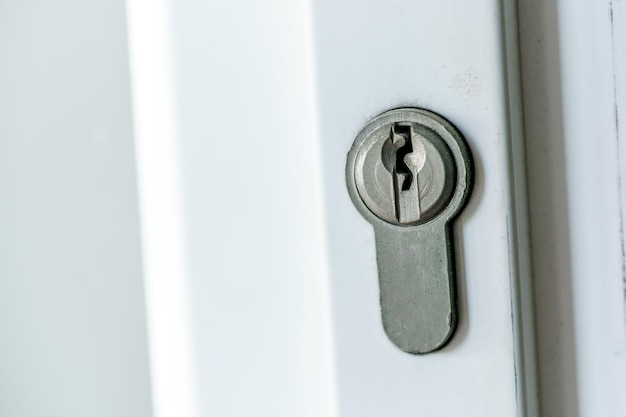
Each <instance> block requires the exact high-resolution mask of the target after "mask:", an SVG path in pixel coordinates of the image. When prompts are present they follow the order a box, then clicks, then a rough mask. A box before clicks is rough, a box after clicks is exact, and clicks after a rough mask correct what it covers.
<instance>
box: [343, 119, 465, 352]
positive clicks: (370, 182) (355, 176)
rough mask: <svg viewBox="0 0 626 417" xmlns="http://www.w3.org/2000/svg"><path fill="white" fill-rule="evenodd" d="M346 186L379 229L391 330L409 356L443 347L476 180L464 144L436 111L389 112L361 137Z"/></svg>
mask: <svg viewBox="0 0 626 417" xmlns="http://www.w3.org/2000/svg"><path fill="white" fill-rule="evenodd" d="M346 180H347V184H348V191H349V193H350V196H351V198H352V201H353V202H354V204H355V206H356V207H357V209H358V210H359V212H360V213H361V214H362V215H363V216H364V217H365V218H366V219H367V220H368V221H369V222H370V223H371V224H372V226H373V227H374V231H375V235H376V251H377V263H378V275H379V285H380V303H381V314H382V321H383V326H384V329H385V332H386V333H387V335H388V337H389V338H390V339H391V341H392V342H393V343H394V344H395V345H397V346H398V347H399V348H400V349H402V350H404V351H405V352H409V353H428V352H431V351H434V350H436V349H439V348H440V347H442V346H443V345H445V343H446V342H447V341H448V340H449V339H450V337H451V336H452V335H453V333H454V330H455V328H456V321H457V312H456V302H455V263H454V242H453V236H452V230H451V226H452V222H453V220H454V218H455V217H456V216H457V215H458V213H459V212H460V210H461V209H462V208H463V207H464V205H465V203H466V201H467V198H468V196H469V193H470V191H471V186H472V180H473V170H472V160H471V156H470V153H469V150H468V147H467V145H466V143H465V140H464V139H463V137H462V136H461V134H460V133H459V131H458V130H457V129H456V128H455V127H454V126H452V124H451V123H449V122H448V121H447V120H445V119H444V118H442V117H441V116H439V115H437V114H435V113H432V112H430V111H427V110H423V109H413V108H403V109H396V110H391V111H388V112H386V113H383V114H381V115H380V116H378V117H375V118H374V119H373V120H371V121H370V122H369V123H368V124H367V125H366V126H365V128H364V129H363V130H362V131H361V133H359V135H358V136H357V138H356V139H355V141H354V144H353V146H352V148H351V149H350V152H349V154H348V161H347V167H346Z"/></svg>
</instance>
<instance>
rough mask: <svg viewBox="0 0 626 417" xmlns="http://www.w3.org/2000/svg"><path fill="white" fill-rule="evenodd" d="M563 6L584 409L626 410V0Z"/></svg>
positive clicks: (592, 412)
mask: <svg viewBox="0 0 626 417" xmlns="http://www.w3.org/2000/svg"><path fill="white" fill-rule="evenodd" d="M559 5H560V7H559V23H560V32H559V34H560V38H561V39H563V41H562V43H561V61H562V63H564V64H565V66H564V68H566V69H565V70H564V71H563V72H562V78H561V82H562V92H563V120H564V123H563V127H564V136H565V155H566V159H565V161H566V164H565V166H566V172H567V179H568V181H567V203H568V209H569V210H568V212H567V213H564V215H566V216H567V218H568V222H569V227H570V250H571V271H572V283H573V296H574V324H575V342H576V366H577V384H578V411H579V415H580V416H581V417H591V416H600V415H601V416H610V417H613V416H616V417H617V416H624V415H626V396H625V395H624V392H626V379H625V378H624V375H626V335H625V333H624V332H625V330H626V321H625V318H626V316H625V311H624V294H625V293H624V290H625V287H624V284H625V282H624V278H625V277H626V275H625V269H624V268H625V264H624V262H626V259H625V254H624V224H623V223H624V212H623V207H624V202H625V201H626V200H624V191H625V190H626V188H625V186H626V184H624V182H623V178H625V177H624V173H625V172H626V171H625V168H624V164H625V163H626V159H624V155H625V154H624V152H625V150H624V149H623V148H624V147H625V146H626V144H624V143H623V129H624V127H625V125H624V110H623V106H624V104H625V102H624V99H625V98H626V90H624V84H623V83H624V72H623V68H624V67H623V65H624V50H623V49H624V48H625V47H626V42H625V41H626V39H625V38H624V34H623V32H622V31H623V27H624V21H625V20H624V19H626V14H625V12H624V7H623V5H622V3H621V2H603V3H602V5H601V6H599V7H597V6H592V5H591V4H590V3H586V2H573V3H569V2H568V4H567V5H565V4H564V2H561V3H560V4H559ZM611 13H613V16H612V17H611ZM611 20H612V21H611ZM583 22H584V23H585V24H587V25H589V26H590V27H592V28H593V29H594V30H593V32H592V33H593V36H590V35H589V33H587V34H584V33H581V31H580V30H579V29H580V26H581V24H583ZM620 68H621V71H619V69H620ZM616 89H617V90H616ZM616 101H617V102H616ZM619 128H622V131H619Z"/></svg>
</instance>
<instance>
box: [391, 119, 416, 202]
mask: <svg viewBox="0 0 626 417" xmlns="http://www.w3.org/2000/svg"><path fill="white" fill-rule="evenodd" d="M395 133H396V134H399V135H402V136H403V137H404V145H402V146H401V147H400V148H398V150H397V151H396V173H398V174H402V175H404V181H402V190H403V191H406V190H408V189H409V188H411V183H412V182H413V173H412V172H411V170H410V169H409V167H408V166H407V165H406V162H404V157H405V156H407V155H408V154H410V153H413V144H412V142H411V126H406V125H401V124H397V125H395Z"/></svg>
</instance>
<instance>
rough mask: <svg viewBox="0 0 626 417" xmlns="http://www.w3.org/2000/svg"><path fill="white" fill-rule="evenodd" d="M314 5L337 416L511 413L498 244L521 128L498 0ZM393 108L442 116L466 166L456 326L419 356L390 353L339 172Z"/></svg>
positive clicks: (511, 376) (359, 230) (510, 272)
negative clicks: (436, 347)
mask: <svg viewBox="0 0 626 417" xmlns="http://www.w3.org/2000/svg"><path fill="white" fill-rule="evenodd" d="M315 11H316V25H315V31H314V33H315V39H316V43H315V45H316V51H315V52H316V56H317V68H318V90H317V91H318V94H319V97H320V99H319V115H320V116H319V123H320V140H321V141H322V143H323V161H324V167H325V169H324V177H325V180H326V181H325V185H326V196H327V198H326V210H327V216H328V222H329V239H328V245H329V251H330V261H331V263H330V271H331V282H332V290H333V301H334V304H333V306H334V312H333V313H334V315H333V319H334V324H335V337H336V343H335V346H336V364H337V365H336V366H337V374H338V380H337V386H338V398H339V404H340V411H341V412H340V415H341V416H345V417H356V416H381V415H393V416H400V417H402V416H415V415H438V416H458V415H468V416H478V415H480V416H515V415H517V414H518V412H519V413H521V412H523V411H522V410H523V408H524V407H525V400H526V399H525V398H522V397H519V398H518V397H517V394H518V391H517V387H516V383H519V385H522V384H523V382H522V379H521V378H522V376H523V375H522V374H523V370H522V369H521V368H518V370H517V377H518V378H520V379H519V380H518V381H516V370H515V367H516V358H515V343H516V342H518V341H519V340H516V339H515V336H518V337H519V334H517V335H516V332H517V331H518V330H519V328H518V327H516V326H518V325H519V322H518V321H517V320H518V319H519V317H518V316H517V313H516V312H513V311H512V309H511V307H512V305H514V304H515V301H514V300H516V297H517V295H515V294H516V292H515V290H514V289H513V288H512V286H511V284H512V283H515V280H516V279H517V278H518V276H517V273H516V271H515V266H514V265H515V260H514V259H512V258H511V257H510V252H509V251H510V250H512V249H511V246H512V245H515V243H514V240H513V237H512V236H510V235H509V234H510V233H513V231H514V228H513V226H512V224H513V206H511V198H512V196H511V194H512V189H511V185H510V184H511V182H510V181H511V179H510V172H511V168H512V167H511V165H510V159H509V153H508V152H509V151H510V149H511V147H512V144H511V141H512V140H515V139H517V140H519V139H520V138H519V137H512V127H511V126H512V124H513V121H514V119H515V118H516V117H517V116H518V114H514V113H509V108H510V105H511V103H510V102H509V101H508V97H507V94H508V91H507V90H508V87H509V86H508V84H507V82H508V80H507V78H506V75H507V73H506V67H505V62H506V60H507V57H506V56H505V55H504V50H503V46H504V33H503V23H502V18H503V15H501V14H500V13H501V11H500V3H499V2H496V1H478V2H477V1H474V2H456V1H438V2H432V1H402V0H396V1H391V2H389V1H388V2H385V3H384V4H383V3H382V2H379V1H374V0H372V1H359V2H358V4H357V2H332V1H319V2H315ZM509 23H510V21H509ZM512 32H513V33H515V31H514V30H513V31H512ZM512 55H515V53H513V54H512ZM399 106H417V107H424V108H427V109H430V110H434V111H437V112H440V113H441V114H442V115H444V116H445V117H447V118H448V119H449V120H450V121H451V122H452V123H454V124H455V125H456V126H457V127H458V128H459V129H460V131H461V132H463V134H464V135H465V136H466V138H467V140H468V142H469V145H470V148H471V150H472V152H473V154H474V158H475V163H476V172H477V175H476V185H475V190H474V194H473V196H472V198H471V200H470V203H469V206H468V207H467V208H466V210H465V211H464V212H463V214H462V215H461V217H460V220H459V224H458V227H457V232H458V233H457V239H458V247H457V253H458V255H459V256H458V262H459V265H460V267H461V268H460V269H461V273H460V276H459V287H460V291H459V292H460V295H459V303H460V308H461V310H460V317H461V319H460V328H459V330H458V334H457V335H456V337H455V338H454V339H453V340H452V342H451V344H450V345H449V346H448V347H446V348H444V349H443V350H442V351H440V352H437V353H434V354H431V355H427V356H423V357H415V356H410V355H407V354H404V353H402V352H401V351H399V350H397V349H396V348H394V347H393V346H392V345H391V343H390V342H389V341H388V340H387V338H386V337H385V335H384V332H383V330H382V326H381V324H380V317H379V306H378V283H377V272H376V262H375V248H374V233H373V230H372V228H371V227H370V225H369V224H368V223H367V222H366V221H365V220H364V219H363V218H361V216H360V215H359V214H358V213H357V212H356V210H355V208H354V207H353V206H352V203H351V202H350V199H349V197H348V195H347V192H346V187H345V184H344V180H343V177H344V164H345V154H346V152H347V151H348V149H349V147H350V145H351V143H352V140H353V138H354V137H355V136H356V135H357V133H358V132H359V130H360V129H361V128H362V127H363V126H364V125H365V123H366V122H367V121H368V120H369V119H370V118H371V117H373V116H375V115H377V114H379V113H381V112H383V111H385V110H387V109H390V108H394V107H399ZM517 110H518V109H517ZM512 111H515V109H513V110H512ZM519 156H520V155H515V157H519ZM512 294H513V295H512ZM512 297H513V298H512ZM512 317H513V318H514V321H515V325H514V324H513V323H512V321H511V318H512ZM518 359H519V358H518ZM532 408H533V406H532V404H529V410H528V412H529V413H530V415H532V413H533V410H532Z"/></svg>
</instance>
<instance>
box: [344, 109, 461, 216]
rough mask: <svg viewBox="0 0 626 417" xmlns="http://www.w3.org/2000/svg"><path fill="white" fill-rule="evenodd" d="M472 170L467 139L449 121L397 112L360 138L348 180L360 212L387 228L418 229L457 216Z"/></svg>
mask: <svg viewBox="0 0 626 417" xmlns="http://www.w3.org/2000/svg"><path fill="white" fill-rule="evenodd" d="M469 166H470V159H469V153H468V152H467V148H466V147H465V143H464V141H463V138H462V137H461V135H460V133H459V132H458V131H457V130H456V129H455V128H454V127H453V126H452V125H451V124H450V123H448V122H447V121H446V120H445V119H443V118H441V117H440V116H437V115H436V114H434V113H431V112H429V111H426V110H421V109H397V110H391V111H389V112H386V113H383V114H382V115H380V116H378V117H376V118H374V119H373V120H372V121H371V122H370V123H368V124H367V126H366V127H365V128H364V129H363V130H362V131H361V133H360V134H359V135H358V136H357V138H356V140H355V142H354V145H353V147H352V150H351V151H350V154H349V158H348V172H347V176H348V184H349V188H351V190H350V191H351V195H352V196H353V200H357V199H356V198H355V197H358V201H355V204H357V207H359V206H360V205H361V206H362V205H364V206H365V208H366V209H367V211H369V212H370V213H371V214H373V215H374V216H376V218H378V219H381V220H383V221H385V222H387V223H391V224H395V225H402V226H412V225H419V224H424V223H427V222H429V221H431V220H432V219H434V218H436V217H438V216H439V215H441V214H444V213H447V214H448V216H447V217H451V216H452V215H453V214H454V212H456V211H457V209H458V208H459V207H460V206H461V203H462V200H464V197H465V194H466V192H467V188H468V187H467V184H468V183H469V178H468V176H469V175H470V174H471V171H470V170H469V169H468V167H469ZM359 203H360V204H359ZM359 208H361V207H359ZM362 211H363V210H362Z"/></svg>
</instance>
